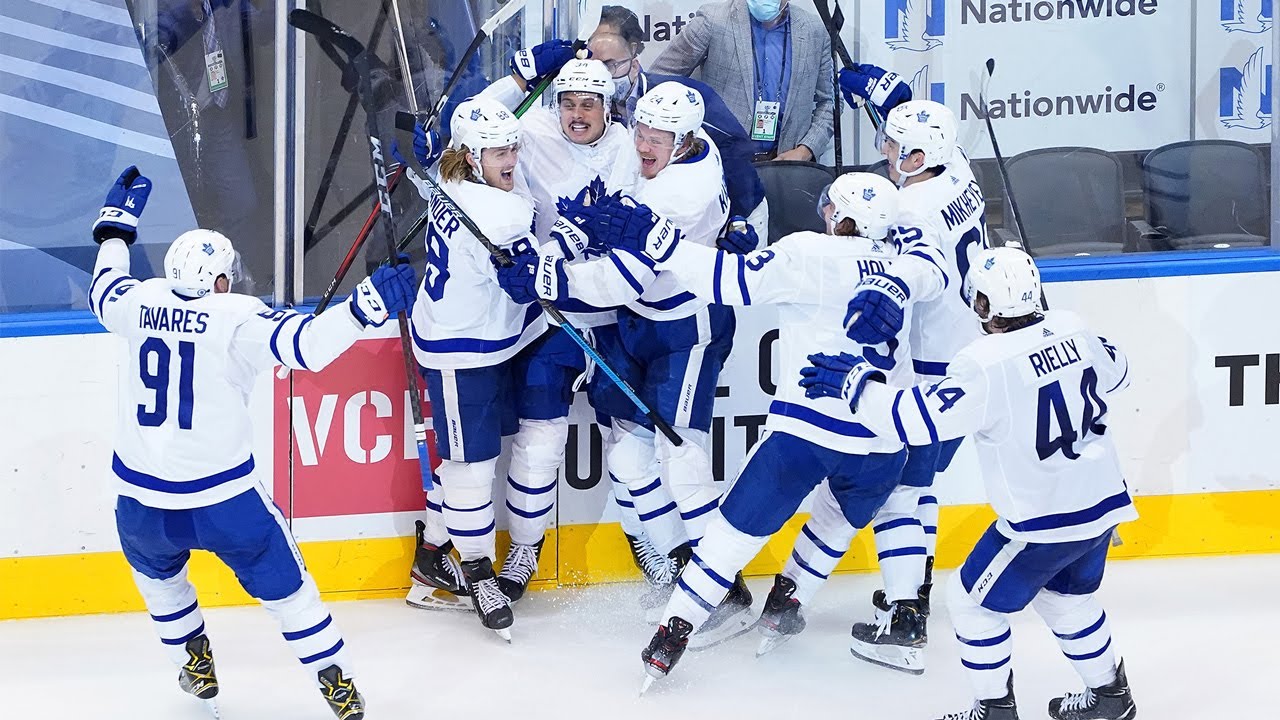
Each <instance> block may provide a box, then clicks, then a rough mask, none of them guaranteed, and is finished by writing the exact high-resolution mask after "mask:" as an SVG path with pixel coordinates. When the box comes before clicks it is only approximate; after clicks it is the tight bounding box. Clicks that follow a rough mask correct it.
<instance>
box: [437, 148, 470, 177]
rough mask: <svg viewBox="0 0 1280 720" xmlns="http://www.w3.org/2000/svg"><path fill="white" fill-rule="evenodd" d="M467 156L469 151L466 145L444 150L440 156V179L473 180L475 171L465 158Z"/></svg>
mask: <svg viewBox="0 0 1280 720" xmlns="http://www.w3.org/2000/svg"><path fill="white" fill-rule="evenodd" d="M469 157H471V151H470V150H468V149H467V146H466V145H463V146H461V147H456V148H452V147H451V148H449V149H447V150H445V151H444V154H443V155H441V156H440V179H441V180H443V181H445V182H466V181H468V180H470V181H472V182H474V181H475V179H476V172H475V168H473V167H471V163H470V162H468V160H467V159H468V158H469Z"/></svg>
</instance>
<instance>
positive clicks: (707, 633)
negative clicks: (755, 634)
mask: <svg viewBox="0 0 1280 720" xmlns="http://www.w3.org/2000/svg"><path fill="white" fill-rule="evenodd" d="M755 626H756V617H755V615H753V614H752V612H751V591H750V590H748V589H747V583H746V582H745V581H744V580H743V579H742V573H738V574H737V575H735V576H734V578H733V587H731V588H729V594H728V595H725V596H724V600H721V601H720V604H719V605H717V606H716V609H715V610H712V611H711V616H710V617H708V618H707V621H706V622H704V623H702V627H700V628H698V632H697V633H695V634H694V635H693V637H691V638H689V649H690V650H692V651H694V652H698V651H699V650H706V649H707V648H710V647H715V646H716V645H719V644H720V643H723V642H727V641H729V640H732V639H734V638H736V637H738V636H739V635H742V634H744V633H747V632H750V631H751V628H753V627H755Z"/></svg>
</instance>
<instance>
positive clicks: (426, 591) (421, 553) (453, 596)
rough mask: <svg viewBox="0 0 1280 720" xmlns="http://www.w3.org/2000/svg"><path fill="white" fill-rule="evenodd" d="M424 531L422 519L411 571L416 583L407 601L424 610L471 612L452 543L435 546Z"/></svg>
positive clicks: (411, 577)
mask: <svg viewBox="0 0 1280 720" xmlns="http://www.w3.org/2000/svg"><path fill="white" fill-rule="evenodd" d="M425 530H426V525H424V524H423V522H422V521H421V520H419V521H418V549H417V551H416V553H415V555H414V559H413V569H412V570H411V571H410V572H409V577H410V579H411V580H412V581H413V582H412V585H411V586H410V587H409V594H408V595H406V596H405V599H404V601H405V602H406V603H408V604H409V605H411V606H413V607H416V608H420V609H423V610H463V611H469V610H471V609H472V607H471V603H470V602H469V601H468V600H467V596H468V595H469V594H470V592H469V591H468V590H467V586H466V583H465V582H464V581H463V579H462V568H461V567H460V566H459V565H458V561H457V560H456V559H454V557H453V554H452V551H453V543H452V542H446V543H445V544H443V545H440V546H439V547H437V546H435V545H432V544H431V543H428V542H427V541H426V539H425V538H424V537H423V532H424V531H425Z"/></svg>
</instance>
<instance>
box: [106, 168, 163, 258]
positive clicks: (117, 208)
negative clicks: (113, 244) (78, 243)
mask: <svg viewBox="0 0 1280 720" xmlns="http://www.w3.org/2000/svg"><path fill="white" fill-rule="evenodd" d="M150 194H151V181H150V180H148V179H147V178H146V177H144V176H143V175H142V173H140V172H138V167H137V166H136V165H130V166H129V167H127V168H125V171H124V172H122V173H120V177H118V178H116V183H115V184H114V185H112V186H111V189H110V190H108V191H107V200H106V202H104V203H103V204H102V211H101V212H99V213H98V219H97V220H94V221H93V241H94V242H96V243H98V244H101V243H102V241H104V240H106V239H108V238H120V239H121V240H124V241H125V244H127V245H132V244H133V241H134V240H136V239H137V238H138V217H139V216H141V215H142V208H144V207H146V206H147V196H148V195H150Z"/></svg>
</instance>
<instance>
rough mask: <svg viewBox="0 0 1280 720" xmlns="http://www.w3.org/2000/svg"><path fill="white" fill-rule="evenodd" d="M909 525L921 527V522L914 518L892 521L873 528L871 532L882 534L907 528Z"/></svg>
mask: <svg viewBox="0 0 1280 720" xmlns="http://www.w3.org/2000/svg"><path fill="white" fill-rule="evenodd" d="M908 525H920V521H919V520H917V519H915V518H912V517H904V518H898V519H897V520H890V521H889V522H883V523H880V524H879V525H876V526H874V527H872V528H871V531H872V532H878V533H881V532H884V531H886V530H892V529H894V528H900V527H906V526H908Z"/></svg>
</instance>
